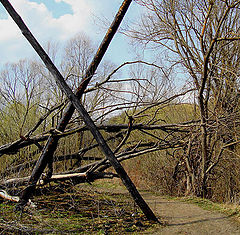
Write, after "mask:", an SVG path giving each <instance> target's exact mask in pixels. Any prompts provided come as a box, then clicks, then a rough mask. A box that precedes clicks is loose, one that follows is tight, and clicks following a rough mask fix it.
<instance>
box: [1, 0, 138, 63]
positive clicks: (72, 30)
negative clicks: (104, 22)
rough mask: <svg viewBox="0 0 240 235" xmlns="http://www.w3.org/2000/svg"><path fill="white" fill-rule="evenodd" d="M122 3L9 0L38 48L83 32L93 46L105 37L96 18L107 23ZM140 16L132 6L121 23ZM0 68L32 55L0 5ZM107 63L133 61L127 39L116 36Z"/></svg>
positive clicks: (96, 0)
mask: <svg viewBox="0 0 240 235" xmlns="http://www.w3.org/2000/svg"><path fill="white" fill-rule="evenodd" d="M121 3H122V0H114V1H113V0H12V1H11V4H12V5H13V7H14V8H15V9H16V11H17V12H18V13H19V14H20V15H21V17H22V18H23V20H24V22H25V23H26V24H27V26H28V27H29V28H30V30H31V31H32V33H33V34H34V36H35V37H36V38H37V39H38V41H39V42H40V44H41V45H43V46H44V45H46V44H47V42H48V41H56V42H58V43H59V44H64V43H65V42H66V41H67V40H68V39H70V38H72V37H73V36H74V35H76V34H77V33H79V32H84V33H85V34H87V35H88V36H89V37H90V38H92V39H94V40H95V41H96V43H97V44H99V43H100V42H101V40H102V37H103V36H104V34H105V30H104V28H103V27H102V26H101V22H100V23H99V21H98V20H97V19H98V17H99V18H102V17H105V18H106V19H108V20H109V21H110V22H111V21H112V19H113V17H114V15H115V14H116V12H117V10H118V8H119V6H120V5H121ZM139 12H140V8H139V6H137V4H136V3H134V2H133V3H132V5H131V6H130V9H129V11H128V13H127V15H126V17H125V19H124V21H125V22H129V21H134V20H136V18H137V17H138V14H139ZM0 31H1V34H0V51H1V57H0V67H1V66H2V65H3V64H5V63H6V62H17V61H18V60H19V59H24V58H28V57H32V56H33V55H35V53H34V52H33V49H32V48H31V47H30V45H29V44H28V43H27V42H26V40H25V38H24V37H23V36H22V35H21V32H20V31H19V29H18V28H17V26H16V25H15V23H14V22H13V21H12V19H11V18H10V17H9V16H8V14H7V13H6V11H5V9H4V8H3V6H2V5H1V4H0ZM106 56H107V57H108V59H110V60H112V61H113V62H114V63H116V64H121V63H122V62H124V61H130V60H131V59H132V58H133V56H134V55H133V53H132V49H131V47H130V46H129V45H128V39H127V38H126V37H125V36H123V35H121V34H119V33H118V34H117V35H116V37H115V38H114V40H113V42H112V44H111V46H110V48H109V51H108V52H107V55H106Z"/></svg>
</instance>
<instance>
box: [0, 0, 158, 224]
mask: <svg viewBox="0 0 240 235" xmlns="http://www.w3.org/2000/svg"><path fill="white" fill-rule="evenodd" d="M1 2H2V4H3V5H4V7H5V8H6V10H7V11H8V12H9V14H10V15H11V16H12V18H13V19H14V21H15V22H16V23H17V25H18V26H19V28H20V29H21V30H22V33H23V35H24V36H25V37H26V38H27V40H28V41H29V42H30V44H31V45H32V47H33V48H34V49H35V51H36V52H37V53H38V55H39V56H40V57H41V59H42V61H43V62H44V63H45V65H46V67H47V68H48V70H49V71H50V72H51V73H52V75H53V77H54V78H55V80H56V82H57V84H58V86H59V87H60V88H61V89H62V91H63V92H64V93H65V94H66V95H67V97H68V98H69V100H70V101H71V103H72V104H73V105H74V107H75V108H76V109H77V111H78V112H79V114H80V115H81V116H82V118H83V120H84V122H85V123H86V125H87V126H88V128H89V130H90V131H91V133H92V135H93V136H94V137H95V139H96V141H97V142H98V144H99V146H100V147H101V149H102V151H103V153H104V154H105V156H106V158H107V159H108V160H109V161H110V163H111V165H112V166H113V167H114V169H115V171H116V172H117V174H118V175H119V177H120V178H121V180H122V181H123V183H124V185H125V186H126V188H127V189H128V191H129V193H130V194H131V195H132V197H133V199H134V201H135V202H136V203H137V205H138V206H139V207H140V208H141V210H142V211H143V213H144V214H145V215H146V217H147V218H148V219H149V220H153V221H158V219H157V217H156V216H155V215H154V213H153V212H152V210H151V209H150V207H149V206H148V205H147V204H146V202H145V201H144V199H143V198H142V197H141V195H140V194H139V192H138V191H137V189H136V187H135V185H134V184H133V182H132V181H131V179H130V178H129V176H128V175H127V173H126V171H125V170H124V168H123V167H122V165H121V164H120V163H119V161H118V160H117V159H116V157H115V155H114V153H113V152H112V150H111V149H110V148H109V146H108V145H107V143H106V142H105V140H104V138H103V136H102V135H101V133H100V132H99V130H98V129H97V127H96V125H95V123H94V122H93V121H92V119H91V117H90V116H89V114H88V113H87V111H86V110H85V108H84V107H83V105H82V104H81V103H80V101H79V99H78V96H77V95H75V94H74V93H73V92H72V90H71V89H70V88H69V86H68V85H67V83H66V81H65V80H64V78H63V76H62V75H61V73H60V72H59V71H58V70H57V68H56V66H55V65H54V64H53V63H52V61H51V59H50V58H49V56H48V55H47V54H46V52H45V51H44V50H43V48H42V47H41V46H40V44H39V43H38V42H37V40H36V39H35V38H34V36H33V35H32V34H31V32H30V31H29V29H28V28H27V26H26V25H25V24H24V22H23V21H22V19H21V18H20V16H19V15H18V14H17V13H16V11H15V10H14V9H13V7H12V6H11V4H10V3H9V1H7V0H6V1H4V0H1ZM131 2H132V1H131V0H125V1H124V2H123V4H122V6H121V8H120V10H119V14H120V15H121V16H122V17H121V18H123V16H124V14H123V15H122V13H123V12H124V11H123V9H124V10H125V12H126V11H127V9H128V7H129V5H130V3H131ZM120 22H121V21H120ZM120 22H119V23H120ZM118 25H119V24H118ZM116 30H117V29H116ZM108 44H109V43H108ZM108 44H106V46H107V45H108ZM105 50H106V49H105ZM103 54H104V53H103ZM103 54H102V56H103ZM99 62H100V61H99ZM95 70H96V67H95ZM90 74H91V75H92V74H93V73H92V71H90ZM86 79H87V80H88V77H86ZM83 90H84V88H83ZM45 162H46V161H45ZM41 170H42V171H43V170H44V168H43V169H41ZM37 175H38V176H39V177H40V175H41V174H40V173H39V172H38V174H37ZM39 177H38V179H39ZM32 179H33V180H34V181H33V182H31V180H32ZM35 184H36V177H31V179H30V185H29V187H28V188H27V189H26V190H25V192H24V193H23V195H22V197H21V201H22V203H24V204H25V203H26V199H28V198H29V194H30V192H31V191H32V189H33V188H34V187H35Z"/></svg>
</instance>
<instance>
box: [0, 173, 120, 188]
mask: <svg viewBox="0 0 240 235" xmlns="http://www.w3.org/2000/svg"><path fill="white" fill-rule="evenodd" d="M114 177H118V175H117V174H115V173H106V172H91V173H88V172H84V173H66V174H55V175H52V177H51V178H49V179H46V178H44V175H43V177H42V179H40V180H39V181H38V182H37V185H38V186H43V185H45V184H47V183H50V182H60V181H66V180H70V181H71V182H72V183H73V184H78V183H84V182H93V181H95V180H97V179H104V178H107V179H112V178H114ZM29 179H30V176H27V177H22V178H14V179H8V180H2V181H1V182H0V187H2V188H11V187H19V186H23V185H25V184H27V183H28V181H29Z"/></svg>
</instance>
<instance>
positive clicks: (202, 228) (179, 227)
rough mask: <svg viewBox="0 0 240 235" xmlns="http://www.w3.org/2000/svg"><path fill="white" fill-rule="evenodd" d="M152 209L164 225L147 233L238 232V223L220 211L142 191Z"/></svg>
mask: <svg viewBox="0 0 240 235" xmlns="http://www.w3.org/2000/svg"><path fill="white" fill-rule="evenodd" d="M142 196H143V197H144V199H145V200H146V201H147V203H148V204H149V206H150V207H151V208H152V209H153V211H154V212H155V213H156V214H157V215H158V216H159V217H160V218H161V221H163V222H164V223H165V224H166V225H165V226H159V227H158V228H156V229H155V230H154V231H151V232H147V233H148V234H166V235H171V234H187V235H190V234H191V235H205V234H211V235H214V234H224V235H230V234H240V224H239V223H238V222H237V221H235V220H234V219H233V218H230V217H229V216H226V215H224V214H221V213H217V212H212V211H207V210H204V209H202V208H200V207H198V206H197V205H194V204H190V203H186V202H181V201H178V200H177V201H176V200H168V199H165V198H162V197H159V196H155V195H152V194H151V193H142Z"/></svg>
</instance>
